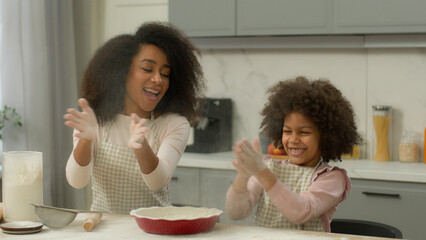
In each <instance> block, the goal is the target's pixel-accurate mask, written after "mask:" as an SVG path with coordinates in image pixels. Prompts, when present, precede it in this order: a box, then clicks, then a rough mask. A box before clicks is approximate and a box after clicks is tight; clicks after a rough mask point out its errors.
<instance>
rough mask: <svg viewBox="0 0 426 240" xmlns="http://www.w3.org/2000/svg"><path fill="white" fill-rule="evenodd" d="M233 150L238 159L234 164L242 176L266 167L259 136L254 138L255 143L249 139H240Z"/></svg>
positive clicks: (252, 173) (247, 175)
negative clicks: (251, 142)
mask: <svg viewBox="0 0 426 240" xmlns="http://www.w3.org/2000/svg"><path fill="white" fill-rule="evenodd" d="M233 150H234V152H235V155H236V158H237V159H236V160H234V161H232V164H233V165H234V167H235V168H236V170H237V171H238V173H239V174H241V175H242V176H244V177H249V176H251V175H255V174H256V173H257V172H259V171H261V170H263V169H265V168H266V166H265V164H264V163H263V156H262V153H261V151H260V147H259V139H258V138H256V139H254V140H253V145H252V144H250V143H249V142H248V141H247V139H243V140H241V141H238V142H237V144H236V146H235V147H233Z"/></svg>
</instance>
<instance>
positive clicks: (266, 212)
mask: <svg viewBox="0 0 426 240" xmlns="http://www.w3.org/2000/svg"><path fill="white" fill-rule="evenodd" d="M321 164H322V161H319V162H318V164H317V166H315V167H302V166H298V165H293V164H290V163H288V161H282V160H273V159H271V160H269V161H267V162H266V165H267V166H268V168H269V169H270V170H271V171H272V173H273V174H274V175H275V176H276V177H277V178H278V180H279V181H281V182H282V183H284V184H286V185H287V186H288V187H289V188H290V189H291V190H292V191H294V192H296V193H301V192H303V191H306V190H307V189H308V187H309V185H310V184H311V180H312V176H313V174H314V173H315V171H316V169H317V168H318V167H319V166H320V165H321ZM255 222H256V225H259V226H263V227H273V228H286V229H298V230H310V231H319V232H324V228H323V226H322V223H321V220H320V219H319V217H318V218H315V219H312V220H311V221H309V222H307V223H304V224H300V225H296V224H293V223H291V222H289V221H288V220H287V219H286V217H285V216H284V215H283V214H281V212H280V211H279V210H278V208H277V207H275V205H274V204H273V203H272V201H271V200H270V198H269V196H268V194H265V192H264V193H263V194H262V197H261V200H260V202H259V205H258V207H257V211H256V215H255Z"/></svg>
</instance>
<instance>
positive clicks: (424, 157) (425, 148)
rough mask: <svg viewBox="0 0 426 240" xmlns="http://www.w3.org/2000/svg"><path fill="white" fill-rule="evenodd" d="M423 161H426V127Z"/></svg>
mask: <svg viewBox="0 0 426 240" xmlns="http://www.w3.org/2000/svg"><path fill="white" fill-rule="evenodd" d="M423 145H424V146H423V162H424V163H426V128H425V134H424V142H423Z"/></svg>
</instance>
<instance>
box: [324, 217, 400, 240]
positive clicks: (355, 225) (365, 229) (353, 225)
mask: <svg viewBox="0 0 426 240" xmlns="http://www.w3.org/2000/svg"><path fill="white" fill-rule="evenodd" d="M330 227H331V232H332V233H343V234H354V235H363V236H373V237H388V238H402V233H401V231H400V230H398V229H397V228H396V227H393V226H390V225H387V224H383V223H377V222H371V221H364V220H353V219H333V220H332V221H331V224H330Z"/></svg>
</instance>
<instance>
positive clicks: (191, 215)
mask: <svg viewBox="0 0 426 240" xmlns="http://www.w3.org/2000/svg"><path fill="white" fill-rule="evenodd" d="M222 214H223V211H222V210H218V209H216V208H204V207H174V206H170V207H150V208H139V209H136V210H132V212H131V213H130V215H133V216H135V217H140V218H148V219H163V220H193V219H198V218H210V217H212V216H217V215H219V216H220V215H222Z"/></svg>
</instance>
